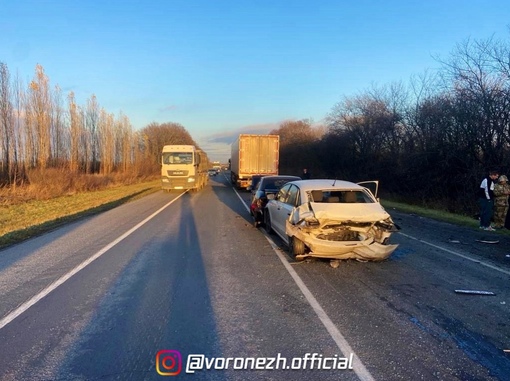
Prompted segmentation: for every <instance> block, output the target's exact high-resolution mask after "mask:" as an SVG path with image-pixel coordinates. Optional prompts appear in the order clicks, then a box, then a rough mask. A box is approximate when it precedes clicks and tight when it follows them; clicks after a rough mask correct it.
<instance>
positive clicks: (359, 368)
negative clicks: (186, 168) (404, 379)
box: [232, 188, 375, 381]
mask: <svg viewBox="0 0 510 381" xmlns="http://www.w3.org/2000/svg"><path fill="white" fill-rule="evenodd" d="M232 189H234V188H232ZM234 192H235V193H236V194H237V197H239V199H240V200H241V201H242V204H243V205H244V207H245V208H246V210H247V211H248V212H250V209H249V208H248V206H247V205H246V203H245V202H244V200H243V199H242V198H241V196H240V195H239V193H238V192H237V191H236V190H235V189H234ZM265 237H266V239H267V240H268V242H269V244H270V245H271V247H272V248H273V251H274V252H275V253H276V255H277V256H278V258H280V261H281V262H282V263H283V266H285V268H286V269H287V271H288V272H289V274H290V276H291V277H292V279H294V282H295V283H296V285H297V286H298V287H299V289H300V290H301V292H302V293H303V295H304V297H305V298H306V300H307V301H308V304H310V306H311V307H312V308H313V310H314V311H315V313H316V314H317V316H318V317H319V319H320V321H321V322H322V324H323V325H324V327H326V330H327V331H328V333H329V335H330V336H331V338H332V339H333V340H334V341H335V343H336V345H337V347H338V349H340V351H341V352H342V354H343V355H344V356H349V354H351V353H352V354H353V364H354V365H353V370H354V372H355V373H356V375H357V376H358V378H359V379H360V380H362V381H375V379H374V377H372V375H371V374H370V372H369V371H368V369H367V368H366V367H365V365H364V364H363V362H361V359H360V358H359V357H358V355H357V354H356V353H355V352H354V351H353V350H352V348H351V346H350V345H349V343H348V342H347V340H345V337H343V335H342V334H341V333H340V331H339V330H338V328H337V327H336V325H335V324H334V323H333V322H332V321H331V319H330V318H329V316H328V315H327V314H326V311H324V309H323V308H322V307H321V305H320V304H319V302H318V301H317V299H315V296H313V294H312V293H311V291H310V290H309V289H308V287H306V285H305V283H304V282H303V280H302V279H301V278H300V277H299V275H298V274H297V273H296V271H295V270H294V269H293V268H292V266H291V265H290V263H289V261H287V259H286V258H285V256H284V255H283V254H282V253H281V252H280V248H279V247H278V245H277V244H276V243H274V241H273V240H272V239H271V238H270V237H268V236H267V235H266V236H265Z"/></svg>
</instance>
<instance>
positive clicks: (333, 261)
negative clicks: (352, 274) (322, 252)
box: [329, 259, 340, 269]
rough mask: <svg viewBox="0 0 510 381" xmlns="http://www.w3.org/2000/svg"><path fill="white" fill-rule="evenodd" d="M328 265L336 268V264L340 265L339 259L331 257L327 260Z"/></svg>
mask: <svg viewBox="0 0 510 381" xmlns="http://www.w3.org/2000/svg"><path fill="white" fill-rule="evenodd" d="M329 265H330V266H331V267H333V268H334V269H336V268H337V267H338V266H340V261H339V260H338V259H333V260H331V261H329Z"/></svg>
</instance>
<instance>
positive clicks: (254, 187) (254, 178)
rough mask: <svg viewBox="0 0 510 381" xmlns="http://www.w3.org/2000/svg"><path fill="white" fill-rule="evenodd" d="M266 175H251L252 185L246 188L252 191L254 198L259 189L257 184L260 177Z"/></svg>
mask: <svg viewBox="0 0 510 381" xmlns="http://www.w3.org/2000/svg"><path fill="white" fill-rule="evenodd" d="M264 176H265V175H253V176H252V177H251V182H250V185H248V188H246V189H247V190H249V191H250V192H251V194H252V198H253V195H254V194H255V191H256V190H257V185H259V182H260V179H261V178H263V177H264Z"/></svg>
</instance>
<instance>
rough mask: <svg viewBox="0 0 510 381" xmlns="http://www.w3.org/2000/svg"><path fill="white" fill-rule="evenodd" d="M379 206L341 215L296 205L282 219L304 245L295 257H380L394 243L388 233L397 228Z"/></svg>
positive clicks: (390, 250) (383, 257)
mask: <svg viewBox="0 0 510 381" xmlns="http://www.w3.org/2000/svg"><path fill="white" fill-rule="evenodd" d="M375 205H376V204H374V206H375ZM374 209H375V208H374ZM381 210H382V212H378V213H360V215H358V216H355V217H354V218H345V217H341V216H339V215H335V213H327V212H316V213H310V211H311V212H313V208H310V207H309V208H298V209H297V210H296V213H294V214H293V215H291V217H290V218H289V220H287V222H286V233H287V235H288V236H289V237H295V238H297V239H299V240H301V241H302V242H303V243H304V244H305V246H306V252H305V253H304V254H302V255H299V256H297V259H302V258H306V257H319V258H331V259H359V260H368V261H382V260H384V259H386V258H388V257H389V256H390V255H391V254H392V253H393V252H394V251H395V249H396V248H397V247H398V245H392V244H389V239H390V236H391V235H392V234H393V232H395V231H398V228H397V227H396V226H395V224H394V223H393V221H392V220H391V217H390V216H389V215H388V214H387V213H386V212H385V211H384V210H383V209H382V208H381ZM317 215H319V216H320V218H317V217H316V216H317Z"/></svg>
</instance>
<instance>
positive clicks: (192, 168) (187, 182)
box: [161, 145, 209, 191]
mask: <svg viewBox="0 0 510 381" xmlns="http://www.w3.org/2000/svg"><path fill="white" fill-rule="evenodd" d="M208 163H209V162H208V160H207V155H206V154H205V152H204V151H202V150H200V149H199V148H197V147H195V146H193V145H166V146H164V147H163V151H162V153H161V188H162V189H163V190H167V191H170V190H173V189H177V190H180V189H183V190H186V189H190V190H200V189H202V188H203V187H204V186H205V185H206V184H207V181H208V176H207V167H208Z"/></svg>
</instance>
